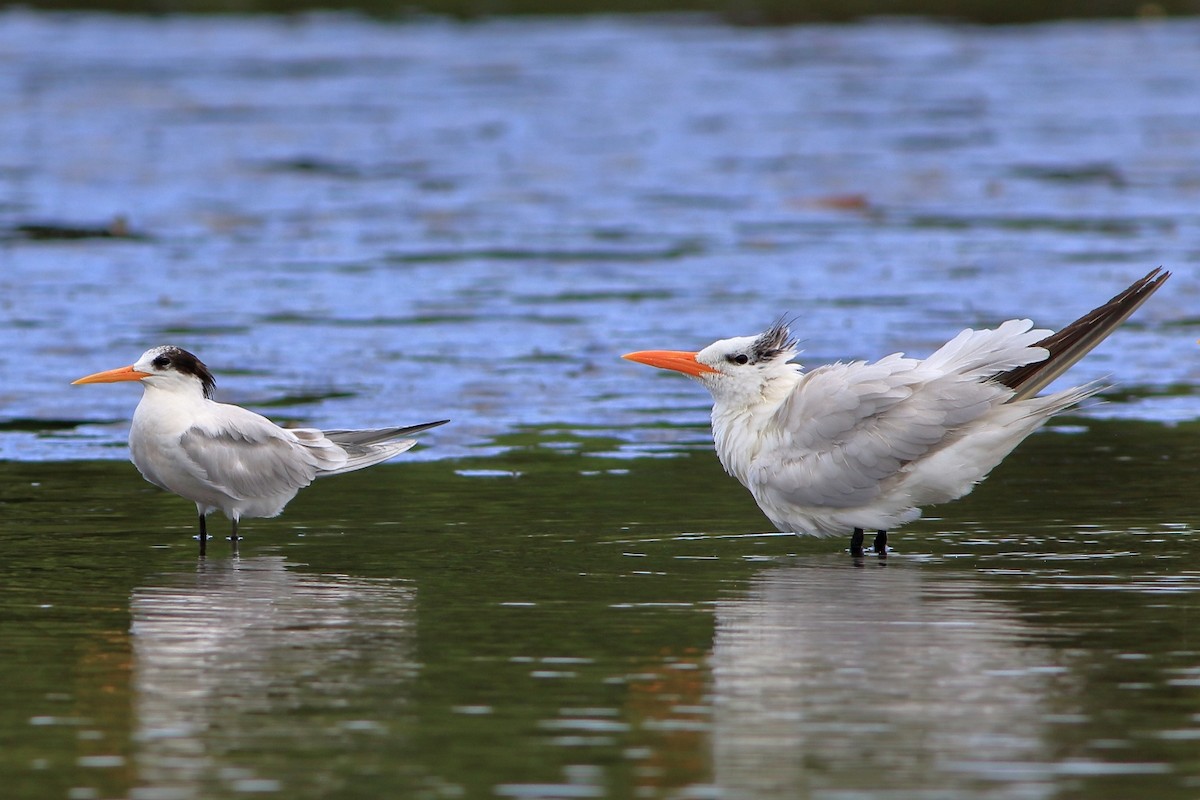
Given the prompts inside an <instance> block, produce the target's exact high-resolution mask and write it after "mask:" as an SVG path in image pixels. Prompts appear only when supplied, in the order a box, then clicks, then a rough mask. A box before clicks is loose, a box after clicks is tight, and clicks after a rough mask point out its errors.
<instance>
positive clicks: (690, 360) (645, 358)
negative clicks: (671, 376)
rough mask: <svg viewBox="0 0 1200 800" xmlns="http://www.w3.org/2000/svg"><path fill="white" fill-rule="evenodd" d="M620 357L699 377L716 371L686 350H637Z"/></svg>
mask: <svg viewBox="0 0 1200 800" xmlns="http://www.w3.org/2000/svg"><path fill="white" fill-rule="evenodd" d="M621 358H626V359H629V360H630V361H636V362H638V363H639V364H647V365H649V366H651V367H658V368H659V369H671V370H675V371H676V372H682V373H683V374H684V375H691V376H692V377H693V378H699V377H700V376H701V375H704V374H707V373H710V372H718V370H715V369H713V368H712V367H710V366H708V365H707V364H701V363H700V362H699V361H697V360H696V354H695V353H690V352H688V351H686V350H639V351H637V352H636V353H626V354H625V355H623V356H621Z"/></svg>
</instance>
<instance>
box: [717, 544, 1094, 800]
mask: <svg viewBox="0 0 1200 800" xmlns="http://www.w3.org/2000/svg"><path fill="white" fill-rule="evenodd" d="M981 589H982V586H981V585H980V584H979V583H978V582H976V581H973V580H972V579H970V578H969V577H961V576H952V577H948V576H945V575H943V574H936V573H931V572H930V571H928V570H924V569H920V568H915V567H914V568H909V567H907V566H905V567H901V568H897V566H896V565H895V564H893V565H892V566H891V567H889V568H887V569H871V570H861V569H855V568H853V567H852V566H850V565H835V563H834V562H833V561H829V562H828V564H827V565H826V564H825V563H818V564H805V565H803V566H796V567H789V568H784V569H773V570H769V571H766V572H764V573H762V574H761V575H759V576H758V577H757V578H756V579H755V580H754V582H753V583H752V585H751V587H750V589H749V591H748V593H747V594H746V595H745V596H743V597H740V598H738V599H735V600H729V601H724V602H721V603H719V604H718V606H717V610H716V617H717V619H716V632H715V640H714V647H713V653H712V659H711V667H712V674H713V688H714V699H713V705H714V709H713V713H714V727H713V748H714V753H713V758H714V771H715V779H716V783H717V785H718V786H720V787H721V789H722V791H728V792H730V793H731V794H730V796H736V797H754V798H759V799H760V800H768V799H769V798H795V797H807V796H810V795H811V794H812V793H813V792H816V791H826V790H829V791H850V792H853V791H865V790H868V789H878V788H879V787H881V786H887V787H888V788H889V791H893V792H900V793H902V796H905V797H908V796H913V797H929V796H933V794H935V793H940V794H938V796H948V795H946V794H945V793H946V792H947V791H951V792H960V793H957V794H954V795H953V796H956V797H972V796H983V795H986V796H987V797H1008V796H1021V797H1039V796H1044V795H1045V794H1046V793H1047V792H1049V788H1048V785H1049V784H1048V778H1049V777H1050V776H1051V775H1052V767H1048V766H1045V765H1046V764H1048V763H1051V762H1052V759H1053V757H1054V754H1053V743H1052V742H1051V741H1050V736H1051V730H1050V728H1051V727H1052V724H1053V723H1052V720H1053V719H1055V718H1059V719H1061V715H1063V714H1067V713H1072V712H1074V713H1078V708H1077V707H1076V706H1075V705H1074V703H1076V702H1077V700H1074V699H1073V698H1074V694H1073V689H1072V680H1071V679H1070V674H1069V670H1068V667H1067V665H1065V664H1064V663H1063V662H1064V654H1063V653H1062V652H1060V651H1056V650H1052V649H1050V648H1048V647H1045V646H1043V645H1039V644H1037V643H1035V642H1034V641H1033V635H1032V634H1033V632H1032V629H1030V628H1027V626H1026V625H1025V624H1024V623H1022V622H1021V621H1020V620H1019V619H1018V618H1017V617H1016V615H1015V613H1014V610H1013V609H1012V608H1009V607H1007V605H1006V604H1005V603H1003V602H1001V601H998V600H995V599H990V598H987V597H986V596H984V595H983V594H982V592H981ZM1014 764H1021V765H1023V767H1022V769H1020V770H1015V771H1010V770H1008V768H1009V767H1011V766H1012V765H1014ZM976 789H979V790H982V793H981V794H980V795H975V794H973V791H974V790H976ZM924 792H928V793H924Z"/></svg>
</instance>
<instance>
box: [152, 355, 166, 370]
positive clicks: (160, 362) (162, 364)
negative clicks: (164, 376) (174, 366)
mask: <svg viewBox="0 0 1200 800" xmlns="http://www.w3.org/2000/svg"><path fill="white" fill-rule="evenodd" d="M150 363H151V364H153V365H154V366H156V367H158V368H159V369H166V368H167V367H169V366H171V359H170V358H168V357H167V356H159V357H158V358H156V359H154V360H153V361H151V362H150Z"/></svg>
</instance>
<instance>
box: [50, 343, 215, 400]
mask: <svg viewBox="0 0 1200 800" xmlns="http://www.w3.org/2000/svg"><path fill="white" fill-rule="evenodd" d="M117 381H141V382H142V383H143V384H144V385H146V386H153V387H154V388H156V389H164V390H166V391H171V392H179V393H186V392H198V393H200V394H202V395H203V396H204V397H208V398H211V397H212V394H213V389H214V388H215V387H216V385H217V382H216V379H214V378H213V375H212V373H211V372H209V371H208V367H206V366H205V365H204V362H203V361H201V360H200V359H198V358H196V357H195V356H194V355H192V354H191V353H189V352H188V351H187V350H184V349H183V348H181V347H175V346H173V345H164V346H162V347H152V348H150V349H149V350H147V351H146V352H144V353H142V357H141V358H139V359H138V360H137V361H136V362H134V363H133V364H130V365H129V366H128V367H121V368H120V369H110V370H107V371H105V372H97V373H94V374H92V375H88V376H86V377H83V378H80V379H79V380H77V381H74V383H116V382H117Z"/></svg>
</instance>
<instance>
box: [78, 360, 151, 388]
mask: <svg viewBox="0 0 1200 800" xmlns="http://www.w3.org/2000/svg"><path fill="white" fill-rule="evenodd" d="M148 377H150V373H149V372H138V371H137V370H136V369H134V368H133V365H130V366H128V367H121V368H120V369H110V370H107V371H105V372H96V373H93V374H91V375H86V376H84V377H82V378H80V379H79V380H77V381H71V385H72V386H74V385H75V384H77V383H116V382H117V381H140V380H141V379H142V378H148Z"/></svg>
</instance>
